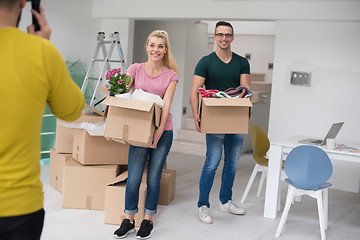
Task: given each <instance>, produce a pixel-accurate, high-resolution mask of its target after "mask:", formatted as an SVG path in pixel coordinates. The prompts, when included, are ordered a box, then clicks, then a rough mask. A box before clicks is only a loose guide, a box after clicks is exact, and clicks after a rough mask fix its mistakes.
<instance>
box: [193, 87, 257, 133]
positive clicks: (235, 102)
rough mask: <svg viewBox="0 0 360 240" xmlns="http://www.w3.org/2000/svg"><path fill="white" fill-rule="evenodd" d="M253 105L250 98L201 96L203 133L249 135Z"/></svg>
mask: <svg viewBox="0 0 360 240" xmlns="http://www.w3.org/2000/svg"><path fill="white" fill-rule="evenodd" d="M251 108H252V103H251V101H250V99H249V98H202V97H201V95H200V94H199V115H200V119H201V122H200V131H201V133H243V134H247V133H248V128H249V118H250V115H251Z"/></svg>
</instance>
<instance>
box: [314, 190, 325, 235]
mask: <svg viewBox="0 0 360 240" xmlns="http://www.w3.org/2000/svg"><path fill="white" fill-rule="evenodd" d="M322 195H323V190H318V191H317V194H316V200H317V205H318V212H319V222H320V234H321V240H326V236H325V215H324V206H323V198H322Z"/></svg>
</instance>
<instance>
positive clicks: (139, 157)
mask: <svg viewBox="0 0 360 240" xmlns="http://www.w3.org/2000/svg"><path fill="white" fill-rule="evenodd" d="M172 141H173V131H172V130H167V131H164V132H163V134H162V136H161V138H160V140H159V142H158V144H157V148H144V147H135V146H132V145H130V148H129V159H128V179H127V182H126V190H125V210H124V212H125V213H126V214H128V215H133V214H135V213H137V212H138V202H139V187H140V184H141V180H142V176H143V172H144V168H145V164H146V160H147V158H148V156H149V164H148V169H147V180H146V183H147V193H146V201H145V214H148V215H154V214H155V213H156V208H157V204H158V201H159V193H160V180H161V173H162V169H163V167H164V164H165V161H166V157H167V155H168V153H169V151H170V148H171V144H172Z"/></svg>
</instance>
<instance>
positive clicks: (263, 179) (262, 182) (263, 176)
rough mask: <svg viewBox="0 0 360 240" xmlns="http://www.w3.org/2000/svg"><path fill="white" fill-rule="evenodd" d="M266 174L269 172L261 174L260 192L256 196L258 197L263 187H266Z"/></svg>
mask: <svg viewBox="0 0 360 240" xmlns="http://www.w3.org/2000/svg"><path fill="white" fill-rule="evenodd" d="M266 174H267V172H265V171H263V172H262V173H261V179H260V183H259V187H258V191H257V194H256V196H257V197H260V194H261V189H262V187H263V185H264V181H265V177H266Z"/></svg>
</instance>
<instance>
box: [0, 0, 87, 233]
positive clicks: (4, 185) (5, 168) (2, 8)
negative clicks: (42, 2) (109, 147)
mask: <svg viewBox="0 0 360 240" xmlns="http://www.w3.org/2000/svg"><path fill="white" fill-rule="evenodd" d="M25 3H26V0H0V84H1V86H0V97H1V101H0V109H1V110H0V111H1V113H0V115H1V116H0V239H26V240H35V239H36V240H38V239H40V236H41V231H42V228H43V222H44V210H43V199H44V197H43V192H42V183H41V182H40V132H41V124H42V116H43V114H44V111H45V106H46V103H48V105H49V107H50V109H51V111H52V113H53V114H54V115H55V116H56V117H58V118H60V119H63V120H66V121H74V120H76V119H77V118H79V117H80V115H81V113H82V110H83V108H84V96H83V94H82V93H81V91H80V89H79V88H78V87H77V86H76V84H75V83H74V82H73V81H72V79H71V78H70V75H69V73H68V71H67V68H66V65H65V62H64V60H63V59H62V57H61V55H60V53H59V52H58V51H57V49H56V48H55V46H54V45H53V44H52V43H50V42H49V41H48V39H49V38H50V33H51V29H50V27H49V25H48V24H47V21H46V18H45V14H44V10H43V8H42V6H40V14H38V13H37V12H35V13H34V12H32V13H33V14H34V15H35V17H36V18H37V20H38V22H39V25H40V30H39V31H37V32H34V26H33V25H32V26H30V27H29V28H28V31H29V32H30V33H32V34H27V33H25V32H22V31H20V30H18V29H17V24H18V21H19V16H20V14H21V10H22V9H23V8H24V6H25ZM36 35H37V36H36Z"/></svg>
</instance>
